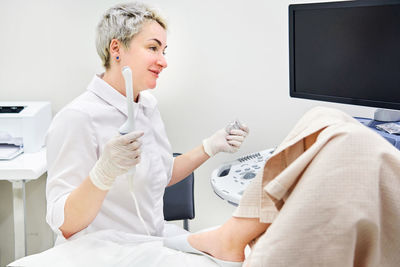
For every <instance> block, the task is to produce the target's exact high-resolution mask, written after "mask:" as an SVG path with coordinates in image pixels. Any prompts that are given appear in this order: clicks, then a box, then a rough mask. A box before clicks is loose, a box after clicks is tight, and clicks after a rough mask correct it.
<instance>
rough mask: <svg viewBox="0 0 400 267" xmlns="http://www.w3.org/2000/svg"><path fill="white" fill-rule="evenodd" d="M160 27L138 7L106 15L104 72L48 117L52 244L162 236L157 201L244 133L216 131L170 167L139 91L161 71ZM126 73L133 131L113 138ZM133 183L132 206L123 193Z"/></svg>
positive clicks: (146, 96) (153, 112) (150, 100)
mask: <svg viewBox="0 0 400 267" xmlns="http://www.w3.org/2000/svg"><path fill="white" fill-rule="evenodd" d="M166 28H167V27H166V23H165V21H164V20H163V19H162V18H161V17H160V16H159V15H158V14H157V13H156V12H155V11H153V10H151V9H149V8H148V7H147V6H145V5H143V4H137V3H130V4H122V5H117V6H114V7H112V8H110V9H109V10H108V11H107V12H106V13H105V14H104V16H103V17H102V19H101V21H100V23H99V25H98V27H97V40H96V47H97V52H98V54H99V56H100V58H101V59H102V62H103V65H104V67H105V73H103V74H101V75H96V76H95V77H94V78H93V80H92V82H91V83H90V84H89V86H88V90H87V91H86V92H85V93H83V94H82V95H80V96H79V97H77V98H76V99H75V100H74V101H72V103H70V104H68V105H67V106H66V107H64V108H63V109H62V110H61V111H60V112H59V113H58V114H57V115H56V116H55V118H54V120H53V122H52V125H51V127H50V129H49V132H48V136H47V141H46V143H47V149H48V152H47V162H48V179H47V189H46V190H47V192H46V194H47V222H48V223H49V225H50V226H51V228H52V229H53V230H54V231H55V232H56V233H57V234H58V242H60V241H61V240H63V239H65V238H69V237H71V236H73V235H75V234H77V233H80V234H84V233H90V232H94V231H98V230H102V229H116V230H119V231H123V232H127V233H135V234H147V235H153V236H163V235H164V218H163V194H164V189H165V187H166V186H168V185H172V184H175V183H177V182H179V181H180V180H182V179H184V178H185V177H186V176H187V175H188V174H189V173H191V172H192V171H193V170H195V169H196V168H197V167H199V166H200V165H201V164H202V163H203V162H205V161H206V160H207V159H209V158H210V157H211V156H213V155H215V154H216V153H219V152H230V153H232V152H235V151H237V150H238V149H239V147H240V145H241V143H242V142H243V140H244V138H245V137H246V135H247V134H248V128H247V127H246V126H242V127H241V128H240V129H234V130H231V131H230V133H229V134H228V133H226V131H225V129H221V130H219V131H217V132H216V133H215V134H214V135H212V136H211V137H209V138H207V139H205V140H204V141H203V145H200V146H198V147H196V148H194V149H193V150H191V151H190V152H188V153H186V154H183V155H181V156H179V157H177V158H175V160H174V159H173V157H172V151H171V146H170V144H169V141H168V138H167V135H166V133H165V129H164V125H163V122H162V120H161V117H160V113H159V111H158V109H157V101H156V99H155V98H154V97H153V96H152V95H151V94H150V93H149V92H147V91H146V90H147V89H152V88H155V86H156V82H157V78H158V76H159V75H160V73H161V72H162V70H163V69H165V68H166V67H167V62H166V59H165V57H164V54H165V49H166V47H167V38H166ZM124 66H129V67H130V68H131V69H132V79H133V89H134V100H135V103H134V105H135V106H136V109H135V110H136V111H137V112H136V114H135V128H136V129H137V130H136V131H133V132H131V133H128V134H126V135H124V136H121V135H120V134H119V133H118V129H119V127H120V126H121V125H122V124H123V123H124V122H125V121H126V119H127V115H126V114H127V110H126V98H125V96H126V92H125V86H124V79H123V76H122V73H121V69H122V68H123V67H124ZM133 166H136V173H135V174H134V176H133V177H132V179H133V185H134V188H133V192H132V193H133V194H134V196H135V197H136V199H137V201H138V202H137V203H136V204H138V206H137V207H135V205H134V203H133V200H132V197H131V194H130V192H129V189H128V188H129V187H128V179H130V178H131V177H130V176H131V175H132V174H131V173H130V172H128V170H129V169H131V168H132V167H133Z"/></svg>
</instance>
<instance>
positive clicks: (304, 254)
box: [234, 108, 400, 267]
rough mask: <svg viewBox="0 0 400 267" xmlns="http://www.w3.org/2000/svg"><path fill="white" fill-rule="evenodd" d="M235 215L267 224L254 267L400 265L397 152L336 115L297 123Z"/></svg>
mask: <svg viewBox="0 0 400 267" xmlns="http://www.w3.org/2000/svg"><path fill="white" fill-rule="evenodd" d="M234 216H237V217H250V218H254V217H258V218H260V221H261V222H266V223H272V224H271V225H270V227H269V228H268V230H267V231H266V232H265V233H264V234H263V235H262V236H261V237H260V238H259V239H258V240H257V242H256V244H255V246H254V248H253V250H252V253H251V255H250V258H249V259H248V260H247V262H248V263H249V265H250V266H251V267H256V266H274V267H275V266H307V267H312V266H337V267H344V266H400V151H398V150H397V149H396V148H395V147H393V146H392V145H391V144H389V143H388V142H387V141H386V140H385V139H383V138H382V137H381V136H379V135H378V134H377V133H375V132H373V131H372V130H370V129H368V128H367V127H365V126H363V125H361V124H360V123H358V122H357V121H356V120H354V119H353V118H351V117H350V116H348V115H346V114H344V113H342V112H340V111H338V110H334V109H328V108H314V109H313V110H311V111H309V112H308V113H307V114H306V115H304V116H303V118H302V119H301V120H300V121H299V122H298V123H297V125H296V126H295V127H294V129H293V130H292V131H291V133H290V134H289V135H288V136H287V137H286V138H285V140H284V141H283V142H282V144H281V145H280V146H279V147H278V148H277V149H276V151H275V152H274V155H273V157H271V158H270V159H269V161H268V162H267V163H266V165H265V167H264V171H263V172H260V173H259V175H258V176H257V177H256V178H255V180H254V182H253V183H252V184H251V185H250V186H249V188H248V189H247V190H246V192H245V194H244V196H243V198H242V200H241V203H240V205H239V207H238V209H237V210H236V211H235V213H234Z"/></svg>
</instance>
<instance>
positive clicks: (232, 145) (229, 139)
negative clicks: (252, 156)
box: [203, 124, 249, 157]
mask: <svg viewBox="0 0 400 267" xmlns="http://www.w3.org/2000/svg"><path fill="white" fill-rule="evenodd" d="M227 131H229V133H228V132H227ZM248 134H249V128H248V127H247V126H246V125H244V124H241V125H240V126H239V129H227V128H224V129H221V130H218V131H217V132H216V133H215V134H213V135H212V136H211V137H209V138H207V139H204V140H203V147H204V151H205V152H206V153H207V154H208V155H209V156H210V157H212V156H214V155H215V154H217V153H218V152H228V153H234V152H236V151H238V150H239V148H240V146H241V145H242V143H243V141H244V139H245V138H246V136H247V135H248Z"/></svg>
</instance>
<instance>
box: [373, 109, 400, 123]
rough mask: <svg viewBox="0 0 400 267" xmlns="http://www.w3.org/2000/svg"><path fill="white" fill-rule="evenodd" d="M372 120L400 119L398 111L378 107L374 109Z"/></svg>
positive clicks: (390, 120)
mask: <svg viewBox="0 0 400 267" xmlns="http://www.w3.org/2000/svg"><path fill="white" fill-rule="evenodd" d="M374 120H375V121H383V122H393V121H400V111H398V110H391V109H382V108H378V109H376V110H375V113H374Z"/></svg>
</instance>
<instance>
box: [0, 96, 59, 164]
mask: <svg viewBox="0 0 400 267" xmlns="http://www.w3.org/2000/svg"><path fill="white" fill-rule="evenodd" d="M51 119H52V115H51V106H50V102H39V101H29V102H22V101H21V102H3V101H0V160H8V159H12V158H14V157H16V156H17V155H19V154H20V153H22V152H25V153H32V152H37V151H39V150H40V149H41V148H42V147H43V146H44V142H45V136H46V133H47V130H48V128H49V126H50V123H51Z"/></svg>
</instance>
